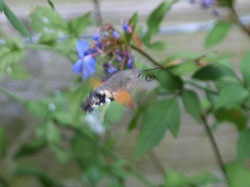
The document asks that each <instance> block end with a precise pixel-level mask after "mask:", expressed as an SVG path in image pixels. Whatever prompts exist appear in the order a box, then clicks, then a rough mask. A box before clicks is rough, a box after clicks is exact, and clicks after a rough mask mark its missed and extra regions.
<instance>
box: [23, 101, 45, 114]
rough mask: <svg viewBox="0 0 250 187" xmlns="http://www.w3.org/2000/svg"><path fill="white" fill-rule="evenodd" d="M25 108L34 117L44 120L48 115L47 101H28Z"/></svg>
mask: <svg viewBox="0 0 250 187" xmlns="http://www.w3.org/2000/svg"><path fill="white" fill-rule="evenodd" d="M27 108H28V110H29V111H30V112H31V113H32V114H33V115H34V116H37V117H39V118H45V117H46V116H47V115H49V113H50V111H49V106H48V101H45V100H34V101H30V102H28V105H27Z"/></svg>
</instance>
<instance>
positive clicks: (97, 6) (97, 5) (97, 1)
mask: <svg viewBox="0 0 250 187" xmlns="http://www.w3.org/2000/svg"><path fill="white" fill-rule="evenodd" d="M93 2H94V9H95V18H96V24H97V26H102V14H101V9H100V0H93Z"/></svg>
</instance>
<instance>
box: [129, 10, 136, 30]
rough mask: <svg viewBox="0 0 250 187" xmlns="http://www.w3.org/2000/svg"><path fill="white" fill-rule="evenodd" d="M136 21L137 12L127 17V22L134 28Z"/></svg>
mask: <svg viewBox="0 0 250 187" xmlns="http://www.w3.org/2000/svg"><path fill="white" fill-rule="evenodd" d="M137 22H138V13H137V12H135V13H134V14H133V15H132V17H131V18H130V19H129V21H128V23H129V24H132V26H133V28H134V29H135V28H136V25H137Z"/></svg>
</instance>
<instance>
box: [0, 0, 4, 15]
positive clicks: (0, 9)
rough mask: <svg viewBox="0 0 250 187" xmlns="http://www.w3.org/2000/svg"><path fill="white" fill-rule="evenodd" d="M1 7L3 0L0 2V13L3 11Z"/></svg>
mask: <svg viewBox="0 0 250 187" xmlns="http://www.w3.org/2000/svg"><path fill="white" fill-rule="evenodd" d="M3 6H4V2H3V0H0V12H2V11H3Z"/></svg>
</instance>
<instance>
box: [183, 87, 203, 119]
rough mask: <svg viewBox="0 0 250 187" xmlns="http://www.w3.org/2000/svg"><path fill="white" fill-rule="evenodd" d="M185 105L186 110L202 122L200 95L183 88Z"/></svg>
mask: <svg viewBox="0 0 250 187" xmlns="http://www.w3.org/2000/svg"><path fill="white" fill-rule="evenodd" d="M181 96H182V101H183V105H184V107H185V109H186V111H187V112H188V113H189V114H190V115H192V116H193V118H194V119H195V120H196V121H197V122H198V123H200V122H201V105H200V101H199V97H198V96H197V94H196V93H195V92H194V91H192V90H183V91H182V92H181Z"/></svg>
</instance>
